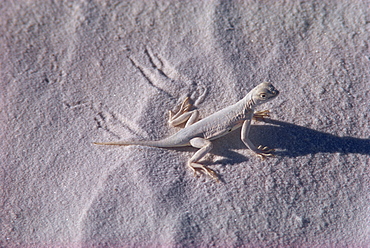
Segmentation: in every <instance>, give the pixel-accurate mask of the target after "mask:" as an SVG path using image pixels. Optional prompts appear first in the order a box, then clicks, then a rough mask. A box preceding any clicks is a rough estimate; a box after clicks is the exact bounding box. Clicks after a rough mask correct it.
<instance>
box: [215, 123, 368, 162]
mask: <svg viewBox="0 0 370 248" xmlns="http://www.w3.org/2000/svg"><path fill="white" fill-rule="evenodd" d="M264 122H265V123H269V124H272V125H252V126H251V130H250V139H251V141H252V142H253V143H254V144H255V145H257V146H258V145H260V144H261V145H263V146H268V147H269V148H273V149H275V150H276V151H275V152H274V154H275V155H276V156H279V157H299V156H304V155H307V154H315V153H336V152H339V153H344V154H349V153H358V154H367V155H370V139H360V138H354V137H339V136H335V135H332V134H328V133H323V132H319V131H316V130H313V129H310V128H306V127H302V126H298V125H295V124H291V123H287V122H283V121H277V120H273V119H265V120H264ZM218 142H220V143H222V144H225V143H226V144H227V145H219V144H217V143H218ZM213 143H214V148H213V149H212V151H211V153H213V154H215V155H220V156H223V157H225V158H226V159H223V160H218V161H216V162H217V163H221V164H235V163H239V162H242V161H245V160H247V158H246V157H245V156H243V155H241V154H239V153H237V152H234V151H231V150H230V149H247V148H246V147H245V145H244V144H243V142H242V141H241V140H240V129H238V130H236V131H235V132H233V133H232V134H230V135H228V136H225V137H223V138H221V139H219V140H217V141H214V142H213ZM225 148H226V149H225Z"/></svg>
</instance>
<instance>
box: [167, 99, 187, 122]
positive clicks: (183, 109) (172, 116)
mask: <svg viewBox="0 0 370 248" xmlns="http://www.w3.org/2000/svg"><path fill="white" fill-rule="evenodd" d="M192 106H193V105H192V104H191V103H190V98H189V97H186V98H185V99H184V101H183V102H182V103H181V106H180V109H179V110H178V111H177V113H173V112H172V111H171V110H170V111H169V113H170V119H175V118H176V117H178V116H180V115H182V114H183V113H185V112H188V111H189V110H190V109H191V107H192Z"/></svg>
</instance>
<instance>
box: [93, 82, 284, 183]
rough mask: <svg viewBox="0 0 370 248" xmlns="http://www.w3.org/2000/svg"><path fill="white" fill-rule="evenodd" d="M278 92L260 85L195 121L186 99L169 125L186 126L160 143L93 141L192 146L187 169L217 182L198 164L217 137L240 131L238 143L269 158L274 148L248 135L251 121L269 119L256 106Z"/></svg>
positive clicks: (272, 87)
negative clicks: (259, 143)
mask: <svg viewBox="0 0 370 248" xmlns="http://www.w3.org/2000/svg"><path fill="white" fill-rule="evenodd" d="M278 94H279V91H278V90H276V89H275V87H274V86H273V85H272V84H270V83H266V82H265V83H261V84H259V85H258V86H256V87H255V88H254V89H252V90H251V91H250V92H249V93H248V94H247V95H246V96H245V97H244V98H243V99H241V100H240V101H239V102H237V103H235V104H234V105H231V106H228V107H226V108H224V109H222V110H220V111H218V112H216V113H213V114H212V115H210V116H208V117H206V118H204V119H201V120H199V121H197V120H198V115H199V114H198V111H197V110H191V107H192V105H191V104H190V103H189V98H188V97H187V98H186V99H185V100H184V102H183V103H182V105H181V107H180V110H179V111H178V112H177V113H176V114H173V113H172V111H170V118H169V121H168V122H169V124H170V125H171V126H177V125H180V124H182V123H185V122H186V124H185V128H184V129H182V130H180V131H178V132H177V133H175V134H173V135H172V136H169V137H167V138H165V139H162V140H156V141H118V142H106V143H101V142H95V143H94V144H96V145H117V146H128V145H141V146H151V147H167V148H169V147H182V146H192V147H195V148H199V150H198V151H197V152H196V153H195V154H194V155H193V156H192V157H191V158H190V159H189V161H188V163H187V164H188V166H189V167H190V168H191V169H192V170H193V171H194V173H196V172H198V171H203V172H204V173H206V174H207V175H209V176H210V177H212V178H214V179H215V180H217V181H218V176H217V174H216V172H214V171H213V170H212V169H210V168H208V167H207V166H205V165H202V164H200V163H198V161H199V160H201V159H202V158H203V157H204V156H205V155H206V154H207V153H208V152H210V150H211V149H212V142H211V140H214V139H217V138H220V137H222V136H224V135H226V134H228V133H230V132H232V131H234V130H235V129H237V128H239V127H242V128H241V140H242V141H243V143H244V144H245V145H246V146H247V147H248V148H249V149H251V150H252V151H253V152H255V153H256V154H257V155H258V156H259V157H261V158H265V157H267V156H272V154H271V152H273V149H269V148H267V147H263V146H258V147H256V146H255V145H253V143H252V142H251V141H250V140H249V138H248V134H249V130H250V126H251V122H252V119H253V118H254V119H258V118H262V119H263V118H264V117H268V116H269V115H268V113H269V111H267V110H265V111H258V112H254V108H255V107H256V106H258V105H261V104H263V103H266V102H268V101H270V100H272V99H274V98H275V97H276V96H277V95H278Z"/></svg>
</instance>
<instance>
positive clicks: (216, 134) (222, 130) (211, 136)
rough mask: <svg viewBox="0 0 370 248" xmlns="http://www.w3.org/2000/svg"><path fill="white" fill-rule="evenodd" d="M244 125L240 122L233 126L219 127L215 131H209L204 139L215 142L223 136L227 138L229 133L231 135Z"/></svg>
mask: <svg viewBox="0 0 370 248" xmlns="http://www.w3.org/2000/svg"><path fill="white" fill-rule="evenodd" d="M242 125H243V121H238V122H237V123H234V124H233V125H228V126H225V127H217V128H215V129H211V130H208V131H206V132H205V133H204V138H205V139H208V140H215V139H218V138H220V137H222V136H225V135H226V134H228V133H231V132H232V131H234V130H235V129H238V128H239V127H241V126H242Z"/></svg>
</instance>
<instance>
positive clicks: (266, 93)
mask: <svg viewBox="0 0 370 248" xmlns="http://www.w3.org/2000/svg"><path fill="white" fill-rule="evenodd" d="M251 93H252V94H251V98H252V100H253V102H254V103H255V104H256V105H261V104H263V103H266V102H268V101H271V100H272V99H274V98H275V97H277V96H278V95H279V91H278V90H277V89H275V87H274V86H273V85H272V84H270V83H267V82H264V83H261V84H259V85H257V86H256V87H255V88H254V89H253V90H252V91H251Z"/></svg>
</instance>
